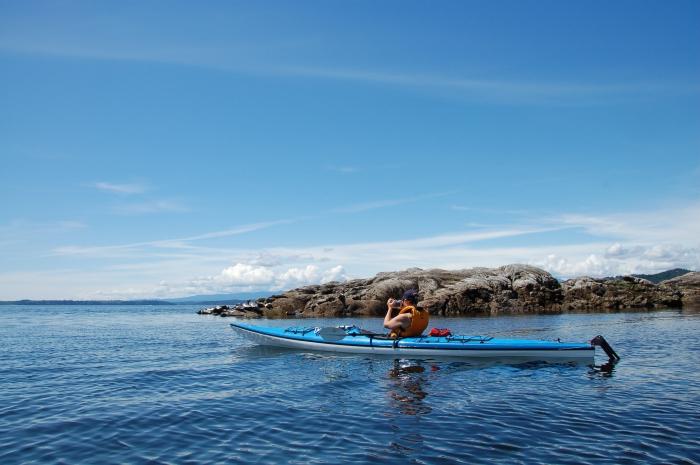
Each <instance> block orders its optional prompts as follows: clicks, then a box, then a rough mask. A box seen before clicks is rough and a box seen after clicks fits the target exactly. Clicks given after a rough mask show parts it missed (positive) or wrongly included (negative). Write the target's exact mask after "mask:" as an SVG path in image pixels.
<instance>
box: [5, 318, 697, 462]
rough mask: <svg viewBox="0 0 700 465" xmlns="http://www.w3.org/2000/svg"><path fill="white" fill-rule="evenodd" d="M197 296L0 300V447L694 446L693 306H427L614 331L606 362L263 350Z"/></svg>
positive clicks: (647, 457)
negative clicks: (647, 309) (517, 312)
mask: <svg viewBox="0 0 700 465" xmlns="http://www.w3.org/2000/svg"><path fill="white" fill-rule="evenodd" d="M195 310H196V308H195V307H188V306H176V307H119V306H99V307H82V306H80V307H72V306H50V307H33V306H28V307H22V306H3V307H0V355H1V358H0V463H2V464H16V463H32V464H44V463H46V464H49V463H51V464H54V463H66V464H83V463H85V464H141V463H153V464H156V463H172V464H180V463H182V464H184V463H271V464H277V463H297V464H306V463H312V464H316V463H319V464H320V463H324V464H325V463H327V464H331V463H366V462H372V463H397V464H399V463H400V464H407V463H419V464H423V463H425V464H451V463H455V464H456V463H470V464H478V463H509V464H510V463H524V464H537V463H541V464H568V463H570V464H582V463H583V464H587V463H590V464H596V465H599V464H637V463H639V464H648V463H659V464H662V463H663V464H669V463H670V464H691V463H698V461H700V374H699V373H698V366H699V362H700V357H699V354H700V314H699V313H694V312H679V311H660V312H654V313H616V314H574V315H556V316H519V317H499V318H460V319H449V320H444V319H443V320H438V321H435V326H440V327H444V326H447V327H450V328H451V329H453V330H454V331H457V332H462V333H467V334H475V333H483V334H489V335H493V336H515V337H522V338H538V339H553V338H557V337H561V338H562V340H565V339H566V340H587V339H590V337H592V336H594V335H596V334H599V333H600V334H604V335H605V336H606V337H607V338H608V340H609V341H611V343H612V344H613V346H614V347H615V348H616V349H617V351H618V353H619V354H620V355H621V356H622V361H621V362H620V363H619V364H617V366H615V367H614V369H613V370H612V371H608V370H606V369H600V368H597V367H589V366H577V365H547V364H524V365H503V364H469V363H464V362H455V361H430V360H391V359H378V358H367V357H357V356H352V357H351V356H331V355H323V354H315V353H303V352H295V351H286V350H281V349H280V350H276V349H265V348H261V347H257V346H254V345H252V344H251V343H249V342H247V341H245V340H243V339H240V338H239V337H238V336H236V335H235V334H234V333H233V332H232V331H231V330H230V328H229V327H228V324H229V323H230V322H231V321H232V320H230V319H225V318H219V317H205V316H198V315H195V314H194V311H195ZM337 322H338V320H324V321H322V320H311V321H305V322H303V323H309V324H318V323H320V324H322V325H326V324H334V323H337ZM348 322H349V321H348V320H342V323H344V324H347V323H348ZM299 323H300V322H299V321H298V320H295V321H283V320H277V321H263V322H262V324H267V325H279V326H288V325H292V324H295V325H296V324H299ZM360 324H361V325H362V326H364V327H367V328H368V329H375V330H378V329H379V328H380V321H379V319H376V320H375V319H372V320H361V321H360ZM604 361H605V360H604V357H603V356H601V357H599V359H597V363H599V364H602V363H603V362H604Z"/></svg>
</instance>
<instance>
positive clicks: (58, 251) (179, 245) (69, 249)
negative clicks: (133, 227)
mask: <svg viewBox="0 0 700 465" xmlns="http://www.w3.org/2000/svg"><path fill="white" fill-rule="evenodd" d="M294 221H295V220H289V219H287V220H276V221H267V222H261V223H252V224H246V225H241V226H238V227H235V228H231V229H226V230H222V231H213V232H208V233H203V234H198V235H195V236H187V237H180V238H172V239H160V240H153V241H143V242H132V243H129V244H118V245H107V246H76V245H73V246H63V247H57V248H55V249H53V254H54V255H82V256H91V257H114V256H115V255H119V256H123V255H124V254H123V252H139V251H140V250H142V249H144V248H161V249H168V248H170V249H183V248H188V243H189V242H194V241H201V240H205V239H214V238H220V237H230V236H237V235H240V234H245V233H249V232H253V231H259V230H262V229H267V228H271V227H273V226H278V225H283V224H289V223H292V222H294Z"/></svg>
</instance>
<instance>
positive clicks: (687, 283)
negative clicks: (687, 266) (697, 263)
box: [659, 271, 700, 309]
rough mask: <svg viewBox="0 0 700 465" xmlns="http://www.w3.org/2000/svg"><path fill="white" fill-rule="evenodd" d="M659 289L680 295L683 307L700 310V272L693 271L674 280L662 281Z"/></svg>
mask: <svg viewBox="0 0 700 465" xmlns="http://www.w3.org/2000/svg"><path fill="white" fill-rule="evenodd" d="M659 287H662V288H667V289H670V290H672V291H674V292H678V293H680V294H681V301H682V303H683V307H694V308H698V309H700V272H697V271H693V272H690V273H686V274H684V275H682V276H677V277H675V278H673V279H667V280H666V281H661V282H660V283H659Z"/></svg>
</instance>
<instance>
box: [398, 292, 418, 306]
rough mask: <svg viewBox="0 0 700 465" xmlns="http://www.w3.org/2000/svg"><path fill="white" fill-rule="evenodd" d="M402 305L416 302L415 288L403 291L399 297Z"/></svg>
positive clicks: (416, 293)
mask: <svg viewBox="0 0 700 465" xmlns="http://www.w3.org/2000/svg"><path fill="white" fill-rule="evenodd" d="M401 300H402V301H403V304H404V305H416V304H417V303H418V291H417V290H415V289H409V290H407V291H406V292H404V293H403V297H402V298H401Z"/></svg>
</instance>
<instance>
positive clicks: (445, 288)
mask: <svg viewBox="0 0 700 465" xmlns="http://www.w3.org/2000/svg"><path fill="white" fill-rule="evenodd" d="M408 289H418V292H419V296H420V299H421V300H420V302H418V305H419V306H421V307H423V308H426V309H427V310H428V311H430V313H431V314H432V315H443V316H456V315H497V314H514V313H560V312H567V311H606V310H620V309H631V308H639V309H644V308H668V307H671V308H680V307H682V306H692V305H696V306H700V273H697V272H692V273H688V274H687V275H684V276H680V277H677V278H674V279H670V280H667V281H664V282H662V283H660V284H659V285H656V284H654V283H652V282H650V281H647V280H645V279H641V278H636V277H633V276H624V277H621V278H605V279H594V278H589V277H581V278H575V279H570V280H567V281H564V282H563V283H559V281H557V279H556V278H554V277H553V276H552V275H551V274H549V273H548V272H546V271H544V270H542V269H539V268H536V267H533V266H528V265H507V266H502V267H500V268H471V269H466V270H454V271H450V270H440V269H432V270H423V269H420V268H410V269H408V270H404V271H397V272H393V273H379V274H378V275H376V276H375V277H373V278H370V279H355V280H351V281H346V282H342V283H341V282H331V283H327V284H320V285H313V286H306V287H301V288H298V289H292V290H290V291H287V292H285V293H283V294H279V295H273V296H271V297H267V298H262V299H258V300H257V301H255V302H249V303H247V304H243V305H236V306H233V307H230V308H229V307H227V308H225V309H221V310H212V311H209V310H211V309H207V310H204V311H200V313H205V314H220V315H221V316H239V317H248V318H259V317H266V318H283V317H289V316H295V317H341V316H354V315H362V316H381V315H384V313H385V312H386V301H387V299H389V298H390V297H399V296H401V294H403V292H404V291H406V290H408Z"/></svg>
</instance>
